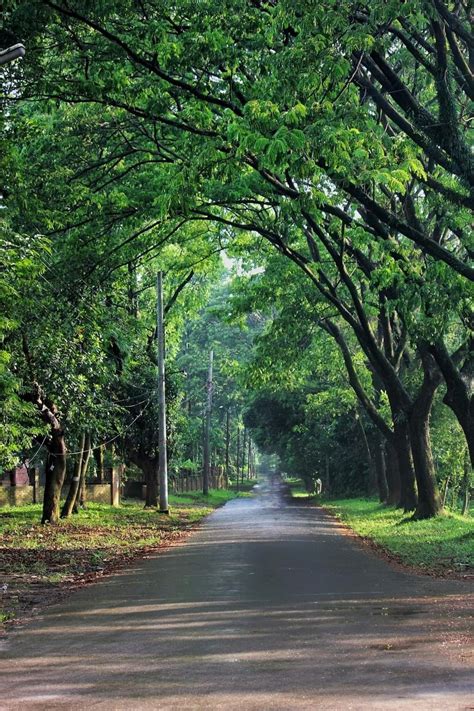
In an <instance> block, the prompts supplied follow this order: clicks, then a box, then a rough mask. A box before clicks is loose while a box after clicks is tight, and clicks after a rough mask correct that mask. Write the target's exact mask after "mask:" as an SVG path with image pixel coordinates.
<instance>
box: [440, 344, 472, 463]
mask: <svg viewBox="0 0 474 711" xmlns="http://www.w3.org/2000/svg"><path fill="white" fill-rule="evenodd" d="M430 351H431V353H432V354H433V356H434V357H435V359H436V363H437V364H438V366H439V368H440V370H441V372H442V374H443V378H444V380H445V382H446V388H447V390H446V395H445V396H444V400H443V402H444V403H445V405H447V406H448V407H449V408H450V409H451V410H452V411H453V413H454V415H455V416H456V418H457V420H458V422H459V424H460V425H461V427H462V430H463V432H464V435H465V437H466V442H467V446H468V449H469V455H470V458H471V466H472V467H474V395H473V383H474V338H471V339H470V340H469V341H468V342H467V343H466V344H465V345H464V346H463V347H462V348H460V349H459V350H458V351H457V352H456V353H455V354H454V355H452V356H451V355H450V354H449V352H448V349H447V348H446V346H445V345H444V343H443V342H442V341H438V342H437V343H435V344H434V345H433V346H431V348H430ZM458 360H461V361H462V365H461V366H460V367H459V364H458V362H457V361H458Z"/></svg>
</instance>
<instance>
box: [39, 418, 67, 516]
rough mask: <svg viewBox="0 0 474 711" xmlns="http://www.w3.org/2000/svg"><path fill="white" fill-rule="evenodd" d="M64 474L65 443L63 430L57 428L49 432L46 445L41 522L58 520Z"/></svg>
mask: <svg viewBox="0 0 474 711" xmlns="http://www.w3.org/2000/svg"><path fill="white" fill-rule="evenodd" d="M65 476H66V443H65V441H64V431H63V430H62V429H59V428H58V429H55V430H53V432H52V433H51V441H50V443H49V445H48V460H47V463H46V483H45V487H44V498H43V515H42V517H41V523H57V522H58V521H59V503H60V499H61V489H62V488H63V483H64V477H65Z"/></svg>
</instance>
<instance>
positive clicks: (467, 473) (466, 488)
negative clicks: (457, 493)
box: [461, 449, 472, 516]
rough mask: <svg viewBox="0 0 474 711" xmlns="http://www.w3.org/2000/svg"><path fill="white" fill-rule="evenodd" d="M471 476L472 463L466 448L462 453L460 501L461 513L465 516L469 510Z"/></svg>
mask: <svg viewBox="0 0 474 711" xmlns="http://www.w3.org/2000/svg"><path fill="white" fill-rule="evenodd" d="M471 478H472V465H471V461H470V458H469V452H468V450H467V449H466V451H465V455H464V477H463V503H462V512H461V513H462V515H463V516H467V514H468V512H469V504H470V502H471Z"/></svg>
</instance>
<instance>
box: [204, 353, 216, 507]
mask: <svg viewBox="0 0 474 711" xmlns="http://www.w3.org/2000/svg"><path fill="white" fill-rule="evenodd" d="M213 360H214V351H210V353H209V371H208V375H207V402H206V429H205V435H204V471H203V478H202V493H203V494H204V496H207V495H208V494H209V475H210V471H211V449H210V438H211V412H212V365H213Z"/></svg>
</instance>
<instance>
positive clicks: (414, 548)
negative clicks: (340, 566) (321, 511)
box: [324, 499, 474, 573]
mask: <svg viewBox="0 0 474 711" xmlns="http://www.w3.org/2000/svg"><path fill="white" fill-rule="evenodd" d="M324 508H325V509H327V510H328V511H330V512H331V513H333V514H334V515H335V516H337V518H339V519H340V520H341V521H343V522H344V523H346V524H348V525H349V526H350V528H352V529H353V530H354V531H355V532H356V533H358V534H359V535H360V536H362V537H363V538H366V539H369V540H371V541H373V542H374V543H376V544H377V545H379V546H382V547H383V548H384V549H385V550H386V551H388V552H389V553H391V554H393V555H395V556H396V557H397V558H398V559H399V560H400V561H401V562H403V563H405V564H408V565H412V566H415V567H417V568H420V569H421V570H423V571H426V572H437V573H447V572H464V573H465V572H469V570H472V568H474V520H473V519H472V518H469V517H463V516H460V515H459V514H455V513H445V514H443V515H441V516H438V517H437V518H434V519H427V520H423V521H413V520H411V519H410V517H409V516H407V514H404V513H403V512H402V511H400V510H399V509H393V508H388V507H386V506H383V505H382V504H380V503H379V502H378V501H374V500H370V499H339V500H334V501H329V502H327V503H326V502H325V503H324Z"/></svg>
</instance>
